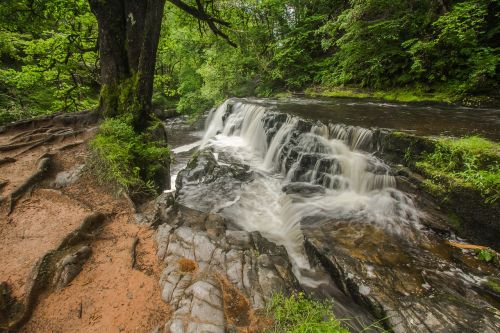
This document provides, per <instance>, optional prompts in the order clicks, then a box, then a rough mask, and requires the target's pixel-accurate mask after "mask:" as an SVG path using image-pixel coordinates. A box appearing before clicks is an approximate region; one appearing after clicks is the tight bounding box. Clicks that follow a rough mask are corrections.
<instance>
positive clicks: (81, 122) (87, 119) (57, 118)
mask: <svg viewBox="0 0 500 333" xmlns="http://www.w3.org/2000/svg"><path fill="white" fill-rule="evenodd" d="M99 115H100V114H99V111H98V110H88V111H82V112H78V113H63V112H61V113H55V114H52V115H50V116H45V117H40V118H35V119H29V120H21V121H17V122H13V123H10V124H7V125H5V126H3V127H0V133H4V132H6V131H9V130H26V129H31V130H32V131H35V132H33V133H36V131H37V130H42V129H46V128H48V127H53V126H54V125H55V124H59V125H63V126H70V125H71V126H75V127H85V126H88V125H90V124H95V123H96V122H97V121H98V120H99Z"/></svg>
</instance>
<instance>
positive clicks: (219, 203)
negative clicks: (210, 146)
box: [176, 149, 254, 211]
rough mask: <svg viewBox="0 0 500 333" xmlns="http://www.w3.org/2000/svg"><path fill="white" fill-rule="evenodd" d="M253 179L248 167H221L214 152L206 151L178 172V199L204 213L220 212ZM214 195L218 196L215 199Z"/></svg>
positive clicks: (194, 157)
mask: <svg viewBox="0 0 500 333" xmlns="http://www.w3.org/2000/svg"><path fill="white" fill-rule="evenodd" d="M253 176H254V174H253V172H251V171H249V167H248V166H245V165H241V164H238V163H231V164H219V163H218V162H217V160H216V158H215V156H214V154H213V153H212V152H211V151H210V150H207V149H206V150H202V151H200V152H198V153H197V154H195V155H194V156H193V157H192V159H191V160H190V161H189V163H188V164H187V167H186V168H185V169H183V170H181V171H180V172H179V173H178V175H177V179H176V190H177V192H176V200H177V201H178V202H179V203H181V204H183V205H187V206H190V207H191V208H196V209H199V210H202V211H218V209H221V208H223V207H224V205H227V204H228V203H231V202H235V200H237V198H238V193H239V191H240V189H241V186H242V184H243V183H245V182H250V181H251V180H252V179H253ZM213 194H217V196H216V197H215V198H214V197H213ZM193 203H196V207H195V206H194V204H193Z"/></svg>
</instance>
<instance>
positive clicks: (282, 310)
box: [266, 293, 349, 333]
mask: <svg viewBox="0 0 500 333" xmlns="http://www.w3.org/2000/svg"><path fill="white" fill-rule="evenodd" d="M267 312H268V315H269V316H270V317H271V318H273V324H272V325H271V327H269V328H268V329H267V330H266V333H278V332H279V333H281V332H289V333H320V332H321V333H349V330H348V329H347V328H345V327H344V326H343V325H342V323H341V322H340V321H339V320H338V319H336V318H335V317H334V316H333V314H332V303H331V302H329V301H323V302H321V301H314V300H311V299H309V298H307V297H306V296H305V295H304V293H299V294H297V295H292V296H289V297H286V296H284V295H283V294H275V295H274V296H273V298H272V300H271V302H269V304H268V308H267Z"/></svg>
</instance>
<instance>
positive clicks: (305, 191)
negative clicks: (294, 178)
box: [282, 182, 326, 196]
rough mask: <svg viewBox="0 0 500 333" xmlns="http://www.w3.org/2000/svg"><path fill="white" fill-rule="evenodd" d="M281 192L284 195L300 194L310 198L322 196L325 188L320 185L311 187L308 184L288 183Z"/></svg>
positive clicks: (311, 185)
mask: <svg viewBox="0 0 500 333" xmlns="http://www.w3.org/2000/svg"><path fill="white" fill-rule="evenodd" d="M282 190H283V192H285V193H286V194H300V195H302V196H312V195H317V194H324V193H325V191H326V190H325V188H324V187H323V186H321V185H313V184H310V183H298V182H295V183H290V184H288V185H286V186H284V187H283V189H282Z"/></svg>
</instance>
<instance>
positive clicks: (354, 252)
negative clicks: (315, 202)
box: [303, 219, 500, 333]
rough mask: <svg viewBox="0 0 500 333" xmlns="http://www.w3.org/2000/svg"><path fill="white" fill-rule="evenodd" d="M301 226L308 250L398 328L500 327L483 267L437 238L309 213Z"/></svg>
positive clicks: (354, 294)
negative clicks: (484, 286) (455, 256)
mask: <svg viewBox="0 0 500 333" xmlns="http://www.w3.org/2000/svg"><path fill="white" fill-rule="evenodd" d="M303 230H304V234H305V236H306V250H307V252H308V254H309V256H310V257H311V258H313V259H314V260H316V261H319V262H320V263H321V264H322V265H323V266H324V267H325V268H326V269H327V271H328V272H329V273H330V275H331V276H332V278H333V280H334V281H335V282H336V283H337V285H338V286H339V287H340V288H341V289H342V290H343V291H344V293H346V294H347V295H350V296H351V297H353V298H354V299H355V300H356V301H357V302H358V303H359V304H362V305H364V306H366V307H367V308H368V309H370V310H371V312H372V313H373V314H374V315H375V316H376V317H378V318H379V319H384V318H385V319H384V321H385V324H386V325H387V327H388V328H391V329H392V330H393V331H394V332H396V333H398V332H457V333H458V332H478V333H479V332H497V331H498V330H499V329H500V318H499V317H498V316H497V315H496V314H495V311H494V310H492V309H493V308H494V304H491V303H490V301H489V300H490V298H488V297H485V295H484V294H482V293H481V292H479V291H478V289H477V286H479V285H481V281H482V277H481V276H479V275H478V274H479V272H471V270H470V269H468V268H467V267H464V266H463V265H460V264H454V263H451V262H450V261H449V260H448V259H447V257H448V256H449V253H447V252H446V251H447V250H448V249H445V248H443V247H442V246H440V245H439V243H438V242H437V241H436V240H433V239H432V238H430V239H412V237H413V236H411V235H404V236H401V235H397V234H391V233H389V232H387V231H384V230H381V229H379V228H377V227H375V226H372V225H370V224H368V223H365V222H363V221H351V222H345V221H333V220H330V221H328V220H324V219H323V220H321V219H318V220H317V221H316V223H312V222H311V221H310V220H309V221H308V223H307V225H303ZM415 242H418V243H419V245H418V246H414V243H415Z"/></svg>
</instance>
